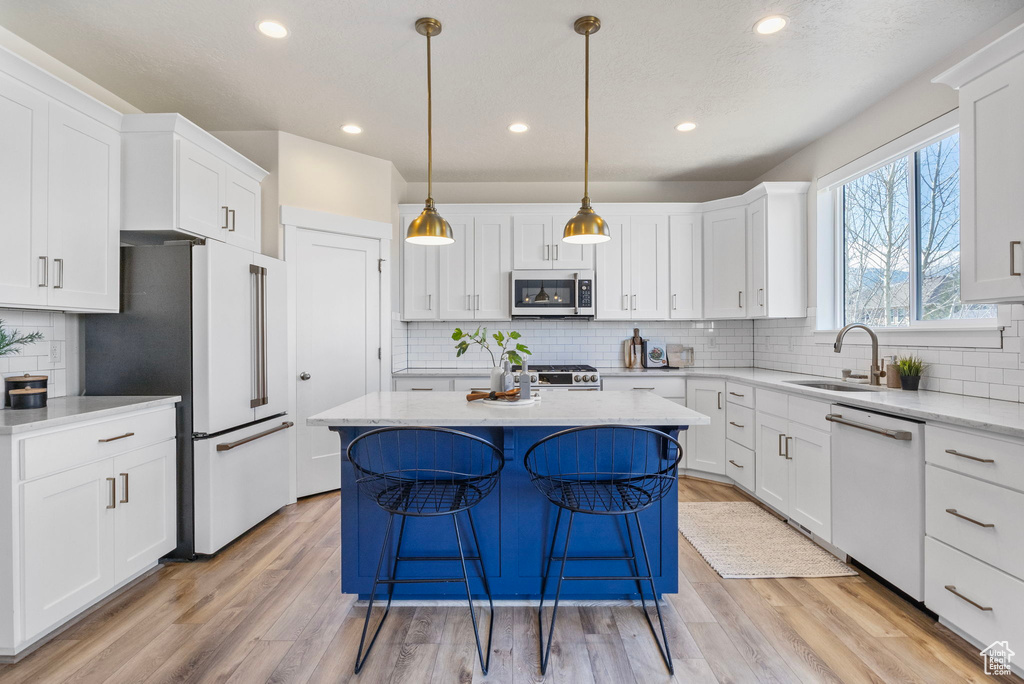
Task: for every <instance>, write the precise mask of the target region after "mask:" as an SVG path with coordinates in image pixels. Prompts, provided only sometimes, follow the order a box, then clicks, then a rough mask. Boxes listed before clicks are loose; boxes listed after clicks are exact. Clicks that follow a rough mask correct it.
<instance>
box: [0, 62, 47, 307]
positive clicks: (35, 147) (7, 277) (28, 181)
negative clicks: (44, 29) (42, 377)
mask: <svg viewBox="0 0 1024 684" xmlns="http://www.w3.org/2000/svg"><path fill="white" fill-rule="evenodd" d="M46 141H47V101H46V98H45V97H43V96H42V95H40V94H39V93H38V92H37V91H35V90H33V89H31V88H28V87H26V86H23V85H21V83H19V82H18V81H15V80H14V79H12V78H8V77H7V76H5V75H4V74H0V150H2V151H3V152H2V153H0V216H2V217H3V219H2V220H0V245H2V246H3V248H2V249H0V305H14V306H33V305H36V306H42V305H45V304H46V295H47V291H48V289H49V288H48V285H49V282H48V278H49V268H48V263H49V262H48V259H47V252H46V162H47V153H46Z"/></svg>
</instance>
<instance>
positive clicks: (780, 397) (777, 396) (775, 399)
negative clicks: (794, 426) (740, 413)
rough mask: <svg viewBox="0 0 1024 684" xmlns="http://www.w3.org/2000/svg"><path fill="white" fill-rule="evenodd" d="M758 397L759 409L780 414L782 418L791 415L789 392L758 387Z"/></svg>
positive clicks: (774, 414)
mask: <svg viewBox="0 0 1024 684" xmlns="http://www.w3.org/2000/svg"><path fill="white" fill-rule="evenodd" d="M755 394H756V397H757V410H758V411H760V412H762V413H770V414H772V415H773V416H779V417H780V418H788V417H789V400H790V398H791V397H790V396H789V395H788V394H783V393H782V392H776V391H774V390H767V389H761V388H760V387H759V388H758V389H757V392H756V393H755Z"/></svg>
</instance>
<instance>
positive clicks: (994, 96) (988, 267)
mask: <svg viewBox="0 0 1024 684" xmlns="http://www.w3.org/2000/svg"><path fill="white" fill-rule="evenodd" d="M1022 117H1024V55H1018V56H1017V57H1014V58H1013V59H1011V60H1009V61H1007V62H1005V63H1003V64H1001V65H999V66H998V67H996V68H995V69H992V70H991V71H989V72H988V73H986V74H983V75H982V76H980V77H978V78H976V79H974V80H973V81H971V82H970V83H967V84H966V85H964V86H963V87H962V88H960V133H961V134H960V294H961V298H962V299H963V300H964V301H965V302H999V301H1020V300H1022V299H1024V276H1021V275H1020V274H1022V273H1024V223H1022V221H1021V215H1020V191H1021V188H1022V187H1024V131H1022V130H1021V126H1020V122H1021V119H1022Z"/></svg>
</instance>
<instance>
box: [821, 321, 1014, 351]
mask: <svg viewBox="0 0 1024 684" xmlns="http://www.w3.org/2000/svg"><path fill="white" fill-rule="evenodd" d="M872 329H873V330H874V331H875V334H876V335H878V343H879V344H881V345H888V346H893V345H896V346H903V347H967V348H979V349H1001V348H1002V346H1003V326H1002V325H992V326H991V327H988V326H986V327H984V328H964V327H956V326H950V327H941V328H872ZM851 333H852V334H850V335H847V336H846V338H845V339H844V340H843V345H848V344H852V345H854V346H858V345H863V346H867V345H869V344H870V343H871V342H870V338H869V337H868V336H867V334H866V333H865V332H864V331H863V330H857V331H851ZM838 334H839V331H838V330H815V331H814V343H815V344H830V345H831V344H834V343H835V341H836V335H838Z"/></svg>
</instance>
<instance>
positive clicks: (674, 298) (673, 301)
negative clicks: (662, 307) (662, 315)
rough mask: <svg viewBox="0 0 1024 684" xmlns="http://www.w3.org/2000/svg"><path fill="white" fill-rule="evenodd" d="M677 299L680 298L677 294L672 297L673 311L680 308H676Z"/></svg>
mask: <svg viewBox="0 0 1024 684" xmlns="http://www.w3.org/2000/svg"><path fill="white" fill-rule="evenodd" d="M676 297H678V295H675V294H673V295H672V310H673V311H675V310H676V309H678V308H679V307H678V306H676Z"/></svg>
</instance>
